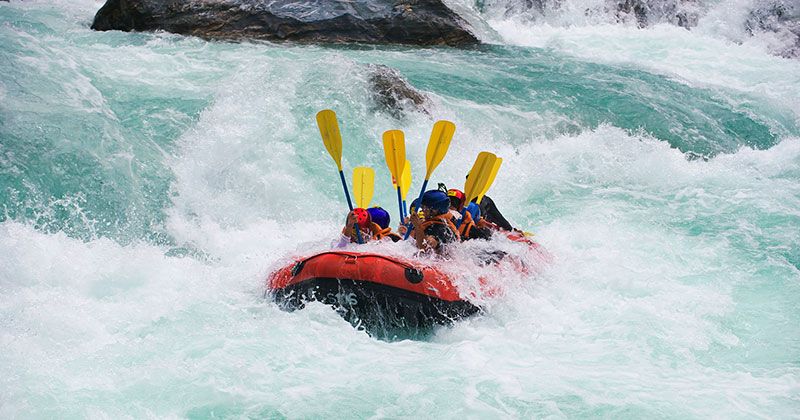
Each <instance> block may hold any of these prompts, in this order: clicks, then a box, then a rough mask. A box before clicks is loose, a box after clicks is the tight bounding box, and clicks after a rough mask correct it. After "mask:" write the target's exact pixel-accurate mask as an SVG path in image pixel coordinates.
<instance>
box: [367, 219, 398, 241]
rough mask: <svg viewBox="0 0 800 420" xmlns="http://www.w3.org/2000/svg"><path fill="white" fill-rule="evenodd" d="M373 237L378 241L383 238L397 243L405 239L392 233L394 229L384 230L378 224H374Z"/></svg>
mask: <svg viewBox="0 0 800 420" xmlns="http://www.w3.org/2000/svg"><path fill="white" fill-rule="evenodd" d="M372 236H373V238H375V239H377V240H381V239H383V238H389V239H391V240H392V242H397V241H399V240H401V239H403V238H402V237H401V236H400V235H398V234H396V233H394V232H392V228H390V227H387V228H386V229H383V228H381V226H380V225H379V224H377V223H373V224H372Z"/></svg>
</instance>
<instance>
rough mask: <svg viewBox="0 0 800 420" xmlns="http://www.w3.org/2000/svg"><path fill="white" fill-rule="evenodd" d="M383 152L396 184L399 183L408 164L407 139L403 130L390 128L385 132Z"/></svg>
mask: <svg viewBox="0 0 800 420" xmlns="http://www.w3.org/2000/svg"><path fill="white" fill-rule="evenodd" d="M383 153H384V156H385V157H386V166H388V167H389V172H390V173H391V174H392V178H394V185H397V181H398V180H399V179H400V175H401V174H402V173H403V168H404V167H405V165H406V140H405V135H404V134H403V132H402V131H400V130H389V131H386V132H384V133H383Z"/></svg>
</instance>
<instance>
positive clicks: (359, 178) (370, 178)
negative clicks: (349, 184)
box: [353, 166, 375, 209]
mask: <svg viewBox="0 0 800 420" xmlns="http://www.w3.org/2000/svg"><path fill="white" fill-rule="evenodd" d="M374 188H375V171H374V170H373V169H372V168H368V167H366V166H359V167H357V168H355V169H353V198H355V200H356V206H358V207H361V208H362V209H366V208H369V203H370V201H372V193H373V191H374Z"/></svg>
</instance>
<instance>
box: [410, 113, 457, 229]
mask: <svg viewBox="0 0 800 420" xmlns="http://www.w3.org/2000/svg"><path fill="white" fill-rule="evenodd" d="M455 132H456V125H455V124H453V123H452V122H450V121H445V120H440V121H436V123H435V124H434V125H433V131H431V138H430V140H429V141H428V149H427V150H426V152H425V181H424V182H423V183H422V189H421V190H420V192H419V201H422V195H423V194H425V188H427V187H428V180H430V179H431V174H433V170H434V169H436V167H437V166H439V163H441V161H442V159H444V156H445V155H446V154H447V149H449V148H450V141H451V140H453V134H454V133H455ZM406 227H407V229H406V236H405V239H408V236H409V235H411V229H410V227H409V226H406Z"/></svg>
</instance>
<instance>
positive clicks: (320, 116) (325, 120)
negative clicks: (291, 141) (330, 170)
mask: <svg viewBox="0 0 800 420" xmlns="http://www.w3.org/2000/svg"><path fill="white" fill-rule="evenodd" d="M317 126H319V134H320V135H321V136H322V142H323V143H325V148H326V149H328V153H329V154H330V155H331V158H333V161H334V162H336V166H337V167H338V168H339V170H340V171H341V170H342V135H341V133H340V132H339V123H338V122H337V121H336V113H335V112H333V111H331V110H330V109H324V110H322V111H320V112H317Z"/></svg>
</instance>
